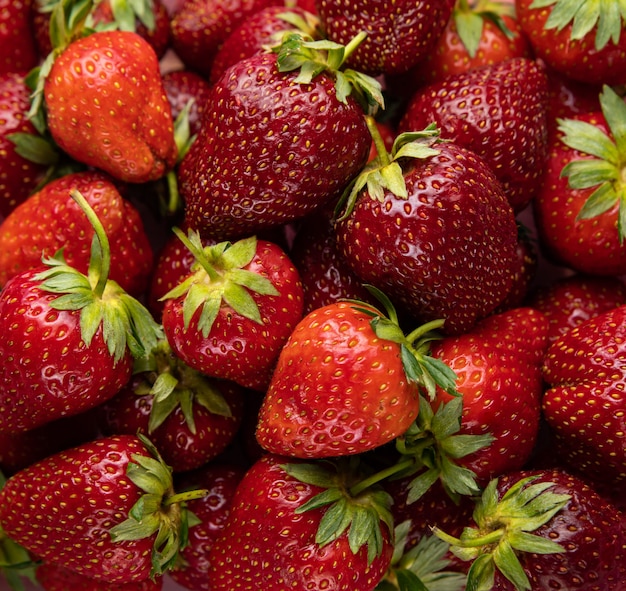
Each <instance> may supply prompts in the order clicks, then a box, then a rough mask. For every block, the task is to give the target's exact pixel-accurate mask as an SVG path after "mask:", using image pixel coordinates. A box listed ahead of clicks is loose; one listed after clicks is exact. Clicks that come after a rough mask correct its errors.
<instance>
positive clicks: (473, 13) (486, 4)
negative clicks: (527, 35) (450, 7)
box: [452, 0, 515, 58]
mask: <svg viewBox="0 0 626 591" xmlns="http://www.w3.org/2000/svg"><path fill="white" fill-rule="evenodd" d="M504 16H510V17H514V16H515V6H514V5H513V4H511V3H509V2H497V1H493V0H478V1H477V2H470V1H469V0H458V1H457V3H456V6H455V8H454V12H453V13H452V18H454V24H455V26H456V30H457V33H458V35H459V38H460V39H461V43H463V45H464V47H465V49H466V50H467V53H468V54H469V55H470V57H472V58H473V57H475V56H476V53H477V51H478V47H479V45H480V40H481V38H482V35H483V28H484V25H485V20H490V21H491V22H493V23H494V24H495V25H496V27H497V28H498V29H500V31H502V32H503V33H504V34H505V35H506V36H507V37H508V38H509V39H512V38H513V33H512V31H511V29H509V27H508V26H507V24H506V22H505V21H504V19H503V17H504Z"/></svg>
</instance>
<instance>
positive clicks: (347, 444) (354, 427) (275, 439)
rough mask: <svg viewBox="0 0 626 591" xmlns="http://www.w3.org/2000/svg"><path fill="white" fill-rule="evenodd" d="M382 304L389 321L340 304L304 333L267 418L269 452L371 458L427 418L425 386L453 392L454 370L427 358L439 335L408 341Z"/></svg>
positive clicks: (284, 358) (275, 379)
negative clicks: (422, 409)
mask: <svg viewBox="0 0 626 591" xmlns="http://www.w3.org/2000/svg"><path fill="white" fill-rule="evenodd" d="M378 297H381V298H382V297H383V296H382V294H379V296H378ZM381 301H382V302H383V303H384V304H385V306H386V308H387V315H385V314H384V313H382V312H381V311H380V310H378V309H377V308H375V307H373V306H370V305H368V304H364V303H361V302H358V301H357V302H351V301H338V302H335V303H332V304H328V305H327V306H323V307H322V308H318V309H316V310H313V311H312V312H310V313H309V314H307V315H306V316H305V317H304V318H303V319H302V320H301V321H300V322H299V323H298V324H297V325H296V327H295V328H294V330H293V332H292V334H291V335H290V337H289V339H288V340H287V343H286V344H285V346H284V347H283V349H282V351H281V353H280V356H279V358H278V363H277V366H276V369H275V370H274V373H273V375H272V380H271V382H270V385H269V388H268V390H267V392H266V394H265V398H264V400H263V403H262V405H261V409H260V411H259V420H258V425H257V439H258V441H259V443H260V444H261V446H262V447H263V448H265V449H266V450H268V451H270V452H273V453H277V454H282V455H286V456H293V457H299V458H322V457H329V456H343V455H351V454H358V453H363V452H365V451H368V450H371V449H375V448H377V447H380V446H382V445H384V444H386V443H388V442H389V441H391V440H393V439H394V438H396V437H398V436H399V435H401V434H402V433H404V432H405V431H406V429H407V428H408V427H409V426H410V425H411V423H412V422H413V421H414V420H415V418H416V416H417V413H418V410H419V403H418V389H419V387H420V386H422V385H423V386H430V387H431V388H432V384H434V382H435V380H436V379H438V378H437V377H435V376H441V378H439V379H440V382H441V384H442V386H443V387H445V388H447V389H449V390H451V389H453V387H454V386H453V384H454V379H453V377H452V376H451V375H450V372H449V369H448V368H446V367H445V366H443V367H442V364H436V363H434V361H433V359H432V358H431V357H430V356H429V355H428V354H427V353H428V351H427V343H428V338H429V329H430V328H433V327H432V326H429V325H426V326H424V327H420V328H418V329H416V331H414V332H413V333H411V334H410V335H407V336H405V335H404V334H403V332H402V330H401V329H400V326H399V325H398V319H397V316H396V315H395V311H394V310H393V308H392V307H391V304H390V302H388V301H387V300H385V299H384V298H383V299H382V300H381ZM425 349H426V350H425Z"/></svg>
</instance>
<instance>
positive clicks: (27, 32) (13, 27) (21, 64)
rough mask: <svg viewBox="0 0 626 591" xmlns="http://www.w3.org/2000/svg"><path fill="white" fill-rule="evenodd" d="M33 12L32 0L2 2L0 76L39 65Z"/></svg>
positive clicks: (0, 18) (4, 0)
mask: <svg viewBox="0 0 626 591" xmlns="http://www.w3.org/2000/svg"><path fill="white" fill-rule="evenodd" d="M32 12H33V6H32V1H31V0H0V75H3V74H7V73H10V72H26V71H28V70H30V69H31V68H34V67H35V66H36V65H37V62H38V61H39V56H38V54H37V47H36V45H35V36H34V32H33V29H32V27H31V19H32Z"/></svg>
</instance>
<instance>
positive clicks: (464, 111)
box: [398, 58, 548, 212]
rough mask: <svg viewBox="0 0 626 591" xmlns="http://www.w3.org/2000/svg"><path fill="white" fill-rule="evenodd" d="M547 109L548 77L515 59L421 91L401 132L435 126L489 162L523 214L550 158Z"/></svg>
mask: <svg viewBox="0 0 626 591" xmlns="http://www.w3.org/2000/svg"><path fill="white" fill-rule="evenodd" d="M547 106H548V79H547V77H546V75H545V72H544V71H543V70H542V69H541V68H540V67H539V66H538V65H537V63H536V62H535V61H533V60H531V59H528V58H514V59H510V60H506V61H504V62H500V63H496V64H494V65H491V66H483V67H482V68H477V69H474V70H471V71H469V72H464V73H461V74H457V75H454V76H449V77H447V78H445V79H443V80H441V81H440V82H434V83H432V84H430V85H427V86H426V87H424V88H422V89H420V90H418V91H417V92H416V93H415V94H414V95H413V97H412V98H411V99H410V101H409V104H408V106H407V108H406V112H405V113H404V116H403V117H402V120H401V121H400V124H399V129H398V131H400V132H403V131H416V130H420V129H423V128H425V127H426V126H427V125H429V124H430V123H432V122H435V123H436V124H437V127H438V128H439V129H440V132H441V137H442V138H445V139H449V140H451V141H453V142H454V143H456V144H458V145H460V146H463V147H465V148H468V149H470V150H472V151H473V152H475V153H476V154H478V155H479V156H481V157H482V158H483V159H484V160H485V162H486V163H487V164H488V165H489V166H490V167H491V169H492V170H493V172H494V173H495V175H496V176H497V178H498V180H499V181H500V182H501V183H502V186H503V187H504V190H505V193H506V195H507V198H508V199H509V203H510V204H511V206H512V207H513V209H514V210H515V211H516V212H519V211H521V210H522V209H524V208H525V207H526V206H527V205H528V204H529V203H530V200H531V199H532V197H533V195H534V194H535V193H537V191H538V190H539V188H540V185H541V172H542V170H543V167H544V164H545V162H546V159H547V156H548V124H547Z"/></svg>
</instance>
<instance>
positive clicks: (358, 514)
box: [209, 454, 393, 591]
mask: <svg viewBox="0 0 626 591" xmlns="http://www.w3.org/2000/svg"><path fill="white" fill-rule="evenodd" d="M353 471H354V470H346V469H345V468H343V467H338V468H336V469H333V467H332V464H331V465H328V464H302V463H298V462H297V461H296V460H292V459H289V458H285V457H281V456H276V455H274V454H268V455H265V456H264V457H263V458H261V459H260V460H259V461H257V462H256V463H255V464H254V465H253V466H252V467H251V468H250V469H249V470H248V471H247V472H246V474H245V476H244V477H243V479H242V480H241V482H240V484H239V486H238V487H237V490H236V492H235V495H234V498H233V500H232V504H231V509H230V510H231V513H230V517H229V519H228V522H227V523H226V525H225V527H224V528H223V529H222V531H221V534H220V535H219V537H218V538H217V540H216V541H215V543H214V544H213V547H212V548H211V552H210V555H209V561H210V567H209V580H210V581H211V583H212V587H211V588H212V589H213V590H214V591H232V590H233V589H238V590H240V591H253V590H254V591H256V590H258V589H260V588H263V589H267V588H270V589H274V590H276V591H287V589H306V587H307V586H308V587H309V588H311V589H333V590H335V591H354V590H355V589H359V591H372V590H373V589H374V588H375V587H376V585H377V583H378V582H379V581H380V579H381V578H382V576H383V575H384V574H385V571H386V569H387V567H388V565H389V563H390V560H391V554H392V550H393V548H392V543H391V536H392V531H391V530H392V528H393V526H392V524H391V523H390V518H391V517H390V515H389V503H390V501H391V499H390V498H389V497H388V495H386V494H385V493H383V492H382V491H381V490H378V489H377V488H373V489H372V488H366V489H365V490H362V489H360V488H359V485H360V484H361V482H362V480H361V478H362V476H361V475H359V474H358V473H357V474H356V475H355V474H353ZM381 522H382V523H381Z"/></svg>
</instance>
